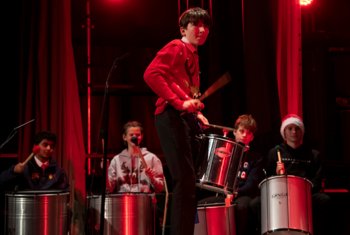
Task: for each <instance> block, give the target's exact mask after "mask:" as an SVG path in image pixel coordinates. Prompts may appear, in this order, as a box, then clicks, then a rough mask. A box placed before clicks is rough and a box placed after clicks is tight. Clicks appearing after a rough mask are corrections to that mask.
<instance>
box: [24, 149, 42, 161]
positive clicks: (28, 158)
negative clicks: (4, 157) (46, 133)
mask: <svg viewBox="0 0 350 235" xmlns="http://www.w3.org/2000/svg"><path fill="white" fill-rule="evenodd" d="M39 151H40V147H39V145H35V146H34V147H33V150H32V153H31V154H30V155H29V156H28V157H27V159H26V160H25V161H24V162H23V163H22V164H23V165H25V164H27V163H28V162H29V160H30V159H32V158H33V157H34V155H35V154H37V153H38V152H39Z"/></svg>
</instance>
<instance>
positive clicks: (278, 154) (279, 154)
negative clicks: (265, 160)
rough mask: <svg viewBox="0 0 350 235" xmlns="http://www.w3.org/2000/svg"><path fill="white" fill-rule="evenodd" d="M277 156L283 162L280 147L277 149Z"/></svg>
mask: <svg viewBox="0 0 350 235" xmlns="http://www.w3.org/2000/svg"><path fill="white" fill-rule="evenodd" d="M277 157H278V162H282V158H281V153H280V150H279V149H277Z"/></svg>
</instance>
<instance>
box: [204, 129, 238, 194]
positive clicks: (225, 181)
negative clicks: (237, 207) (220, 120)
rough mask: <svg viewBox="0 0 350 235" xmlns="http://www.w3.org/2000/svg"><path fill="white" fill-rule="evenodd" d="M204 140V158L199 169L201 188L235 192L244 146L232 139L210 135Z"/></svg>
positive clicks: (205, 136)
mask: <svg viewBox="0 0 350 235" xmlns="http://www.w3.org/2000/svg"><path fill="white" fill-rule="evenodd" d="M200 138H201V139H202V144H201V149H200V155H201V156H202V157H203V156H204V157H203V158H204V159H203V163H202V164H201V165H200V167H199V169H198V174H197V177H198V180H199V184H197V185H198V186H199V187H203V188H208V189H209V190H210V188H219V189H220V190H223V191H225V190H228V191H235V187H236V185H235V181H236V175H237V170H238V167H239V164H240V162H241V160H242V156H243V152H244V151H243V150H244V146H243V145H241V144H238V143H236V142H235V141H233V140H232V139H230V138H227V137H223V136H219V135H215V134H210V135H203V136H200ZM214 191H215V190H214Z"/></svg>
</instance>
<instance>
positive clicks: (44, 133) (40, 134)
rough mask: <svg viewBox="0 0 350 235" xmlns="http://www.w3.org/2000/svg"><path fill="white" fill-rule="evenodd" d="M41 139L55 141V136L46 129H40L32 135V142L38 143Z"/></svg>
mask: <svg viewBox="0 0 350 235" xmlns="http://www.w3.org/2000/svg"><path fill="white" fill-rule="evenodd" d="M43 139H47V140H50V141H52V142H54V143H56V140H57V137H56V134H54V133H51V132H48V131H41V132H38V133H36V135H35V136H34V144H39V143H40V142H41V141H42V140H43Z"/></svg>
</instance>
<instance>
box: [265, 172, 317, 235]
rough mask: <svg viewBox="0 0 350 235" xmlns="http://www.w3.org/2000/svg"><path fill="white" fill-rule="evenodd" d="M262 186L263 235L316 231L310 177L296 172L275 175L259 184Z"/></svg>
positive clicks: (299, 233) (297, 234)
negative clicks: (295, 173) (295, 174)
mask: <svg viewBox="0 0 350 235" xmlns="http://www.w3.org/2000/svg"><path fill="white" fill-rule="evenodd" d="M260 189H261V232H262V234H273V235H285V234H289V235H301V234H313V228H312V202H311V189H312V183H311V182H310V181H309V180H307V179H305V178H301V177H298V176H293V175H280V176H272V177H269V178H267V179H265V180H263V181H262V182H261V183H260Z"/></svg>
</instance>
